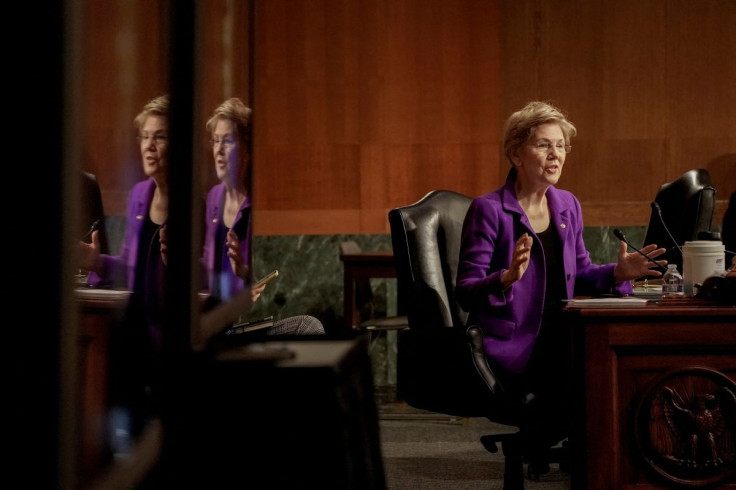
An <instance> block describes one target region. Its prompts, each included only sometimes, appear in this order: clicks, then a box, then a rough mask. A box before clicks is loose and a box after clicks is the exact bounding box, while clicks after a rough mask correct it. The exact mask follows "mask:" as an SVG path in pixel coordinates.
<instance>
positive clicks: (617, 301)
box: [567, 296, 649, 308]
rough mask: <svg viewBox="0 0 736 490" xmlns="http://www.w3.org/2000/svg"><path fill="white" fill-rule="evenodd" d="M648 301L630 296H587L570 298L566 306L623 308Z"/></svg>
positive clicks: (640, 304)
mask: <svg viewBox="0 0 736 490" xmlns="http://www.w3.org/2000/svg"><path fill="white" fill-rule="evenodd" d="M648 302H649V300H648V299H646V298H632V297H630V296H626V297H624V298H587V299H571V300H568V301H567V306H569V307H577V308H585V307H589V308H590V307H595V308H625V307H635V306H646V304H647V303H648Z"/></svg>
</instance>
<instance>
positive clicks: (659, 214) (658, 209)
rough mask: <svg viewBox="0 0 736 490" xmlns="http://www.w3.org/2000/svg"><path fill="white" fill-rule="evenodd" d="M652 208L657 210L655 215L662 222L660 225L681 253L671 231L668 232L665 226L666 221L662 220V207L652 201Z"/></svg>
mask: <svg viewBox="0 0 736 490" xmlns="http://www.w3.org/2000/svg"><path fill="white" fill-rule="evenodd" d="M652 209H654V210H655V211H656V212H657V216H658V217H659V222H660V223H662V227H663V228H664V231H666V232H667V235H669V237H670V240H672V243H674V244H675V247H677V250H679V251H680V255H682V248H680V246H679V245H678V244H677V240H675V237H673V236H672V233H670V230H669V228H667V223H665V222H664V217H662V208H661V207H659V203H658V202H657V201H652Z"/></svg>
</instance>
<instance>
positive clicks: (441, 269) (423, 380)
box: [388, 190, 524, 489]
mask: <svg viewBox="0 0 736 490" xmlns="http://www.w3.org/2000/svg"><path fill="white" fill-rule="evenodd" d="M470 201H471V199H470V197H468V196H465V195H462V194H458V193H456V192H453V191H448V190H435V191H432V192H429V193H428V194H427V195H425V196H424V197H423V198H421V199H420V200H419V201H417V202H416V203H414V204H411V205H408V206H403V207H399V208H396V209H392V210H391V211H390V212H389V214H388V218H389V223H390V227H391V241H392V245H393V250H394V260H395V262H396V272H397V285H398V288H399V294H401V295H402V297H403V298H404V301H405V306H406V313H407V317H408V323H409V326H408V328H405V329H403V330H400V331H399V334H398V354H397V355H398V359H397V390H398V393H399V396H400V397H401V398H402V399H403V400H405V401H406V402H407V403H408V404H409V405H410V406H412V407H415V408H419V409H423V410H429V411H433V412H438V413H443V414H448V415H452V416H457V417H484V418H487V419H488V420H490V421H492V422H494V423H497V424H502V425H503V427H502V430H499V431H498V432H497V433H494V434H489V435H486V436H483V437H481V443H482V444H483V446H484V447H485V448H486V449H487V450H488V451H490V452H494V453H495V452H497V450H498V446H497V443H500V444H501V447H502V450H503V454H504V457H505V470H504V488H505V489H523V488H524V472H523V458H522V454H521V451H520V438H519V435H518V425H517V414H518V411H515V410H514V409H513V408H512V404H511V403H509V401H508V400H506V399H505V397H504V393H503V388H502V387H501V385H500V383H499V382H498V380H497V379H496V377H495V376H494V374H493V371H492V369H491V367H490V366H489V365H488V362H487V359H486V356H485V351H484V349H483V333H482V331H481V330H480V329H479V328H478V327H473V326H470V327H469V328H467V329H466V327H465V322H466V320H467V316H468V314H467V312H465V311H463V310H462V309H461V308H460V306H459V305H458V304H457V302H456V301H455V299H454V289H455V279H456V276H457V265H458V260H459V253H460V236H461V231H462V225H463V220H464V218H465V214H466V212H467V210H468V207H469V205H470Z"/></svg>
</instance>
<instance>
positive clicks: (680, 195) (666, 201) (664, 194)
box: [644, 168, 716, 272]
mask: <svg viewBox="0 0 736 490" xmlns="http://www.w3.org/2000/svg"><path fill="white" fill-rule="evenodd" d="M715 195H716V189H715V188H714V187H713V186H712V185H711V179H710V174H709V173H708V171H707V170H706V169H703V168H700V169H694V170H688V171H687V172H685V173H684V174H682V175H681V176H680V177H678V178H677V179H675V180H673V181H672V182H668V183H666V184H663V185H662V186H661V187H660V188H659V191H658V192H657V195H656V197H655V198H654V202H655V203H657V205H658V206H659V209H660V210H661V213H662V214H661V216H660V213H659V211H658V210H657V208H656V206H655V205H654V204H652V214H651V216H650V218H649V226H648V227H647V233H646V237H645V238H644V245H648V244H650V243H656V244H657V245H659V246H660V247H664V248H666V249H667V252H666V253H665V254H664V255H662V256H661V257H658V259H666V260H667V263H669V264H677V269H678V270H679V271H680V272H682V253H681V252H680V249H679V248H678V247H682V246H683V245H684V243H685V242H686V241H692V240H699V239H702V240H709V239H711V238H710V237H709V236H707V234H708V233H709V232H710V227H711V225H712V224H713V211H714V209H715V204H716V197H715ZM704 234H706V235H704Z"/></svg>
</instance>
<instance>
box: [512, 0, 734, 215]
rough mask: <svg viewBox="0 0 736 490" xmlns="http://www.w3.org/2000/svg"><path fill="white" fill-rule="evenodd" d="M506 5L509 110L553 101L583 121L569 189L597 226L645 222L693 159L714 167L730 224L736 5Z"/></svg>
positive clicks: (570, 162)
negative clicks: (659, 194)
mask: <svg viewBox="0 0 736 490" xmlns="http://www.w3.org/2000/svg"><path fill="white" fill-rule="evenodd" d="M502 8H503V13H502V17H503V19H504V22H503V24H502V25H503V32H502V52H503V54H504V56H503V61H502V67H503V70H502V71H503V73H504V76H503V82H502V83H503V100H504V104H503V107H504V113H505V114H510V113H511V112H513V111H514V110H516V109H518V108H519V107H521V106H522V105H523V104H524V103H526V102H527V101H528V100H532V99H542V100H550V101H552V102H553V103H555V104H556V105H558V106H559V107H560V108H562V109H563V110H564V111H566V112H567V114H568V116H569V118H570V119H571V120H572V121H573V122H574V123H575V124H576V126H577V129H578V136H577V137H576V138H575V139H574V140H573V143H572V144H573V148H574V149H573V153H571V154H570V155H569V156H568V159H567V165H566V167H565V171H564V173H563V177H562V179H561V181H560V187H563V188H566V189H569V190H571V191H572V192H574V193H575V194H576V195H577V196H578V198H580V200H581V202H582V204H583V210H584V214H585V220H586V224H587V225H613V226H620V225H646V224H647V223H648V221H649V216H650V213H651V209H650V207H649V203H650V202H651V201H652V200H653V198H654V196H655V195H656V192H657V190H658V189H659V187H660V185H662V184H663V183H665V182H669V181H671V180H674V179H675V178H677V177H678V176H679V175H681V174H682V173H684V172H685V171H687V170H690V169H692V168H707V169H708V170H709V171H711V175H712V177H713V180H714V184H715V186H716V188H717V190H718V193H717V198H718V199H719V200H720V201H719V203H718V207H717V214H716V217H715V220H714V221H715V222H716V223H718V224H720V222H721V220H722V215H723V211H724V210H725V204H726V203H725V201H726V200H727V199H728V196H729V195H730V194H731V192H733V191H734V190H736V153H735V152H734V149H735V148H736V140H735V139H734V138H736V120H735V119H734V118H733V117H732V116H731V115H730V114H729V111H724V110H723V108H725V107H736V92H735V91H733V90H732V89H731V85H732V83H730V82H728V81H727V80H736V72H735V71H734V70H736V63H734V61H733V55H734V47H736V34H735V33H734V30H733V28H732V27H729V26H733V25H734V23H736V3H734V2H730V1H718V0H714V1H710V0H700V1H695V2H692V1H690V2H686V1H682V2H679V1H678V2H660V1H644V2H639V1H633V0H632V1H628V0H627V1H621V2H615V4H614V3H606V2H602V3H594V2H586V1H584V0H577V1H569V2H568V1H565V2H562V1H560V2H539V1H536V0H522V1H519V2H517V1H513V2H512V1H504V2H503V7H502ZM504 117H505V116H504ZM624 210H625V211H624Z"/></svg>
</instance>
